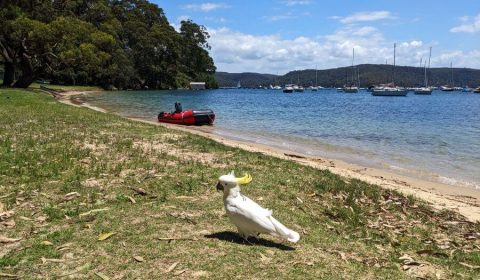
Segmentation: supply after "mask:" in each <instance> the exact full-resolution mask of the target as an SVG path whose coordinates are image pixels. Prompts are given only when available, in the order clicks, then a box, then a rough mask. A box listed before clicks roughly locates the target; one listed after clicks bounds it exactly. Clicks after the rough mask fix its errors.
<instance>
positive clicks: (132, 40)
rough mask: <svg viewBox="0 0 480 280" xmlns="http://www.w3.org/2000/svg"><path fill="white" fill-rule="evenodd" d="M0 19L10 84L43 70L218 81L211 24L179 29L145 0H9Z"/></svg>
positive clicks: (68, 78)
mask: <svg viewBox="0 0 480 280" xmlns="http://www.w3.org/2000/svg"><path fill="white" fill-rule="evenodd" d="M46 12H48V13H49V14H48V16H46V15H45V14H46ZM0 21H1V22H2V29H0V54H1V55H0V57H1V59H0V61H1V62H3V63H4V64H5V65H7V64H8V66H9V67H5V69H6V70H5V74H4V75H5V77H6V78H5V80H6V82H5V85H7V86H9V85H12V84H13V86H17V87H26V86H28V85H30V84H31V83H32V82H33V81H34V80H35V79H37V78H42V79H50V80H51V81H52V82H54V83H59V84H70V85H96V86H101V87H104V88H112V87H116V88H143V87H148V88H177V87H185V86H186V85H188V83H189V82H191V81H199V79H200V78H201V79H203V80H204V81H205V82H207V84H209V85H210V86H212V87H215V85H216V83H215V81H214V78H213V73H214V72H215V66H214V64H213V60H212V58H211V57H210V56H209V54H208V51H207V50H208V49H209V46H208V43H207V41H206V40H207V39H208V38H209V35H208V33H207V32H206V29H205V27H203V26H201V25H197V24H195V23H193V22H191V21H187V22H182V27H181V31H180V32H176V31H175V29H174V28H173V27H172V26H170V24H169V23H168V20H167V18H166V17H165V14H164V12H163V10H162V9H161V8H159V7H158V6H157V5H156V4H152V3H149V2H148V1H146V0H123V1H106V0H90V1H8V3H4V2H2V3H1V4H0ZM13 72H17V73H20V77H19V78H18V80H17V81H13V76H14V75H12V73H13ZM178 77H180V78H178Z"/></svg>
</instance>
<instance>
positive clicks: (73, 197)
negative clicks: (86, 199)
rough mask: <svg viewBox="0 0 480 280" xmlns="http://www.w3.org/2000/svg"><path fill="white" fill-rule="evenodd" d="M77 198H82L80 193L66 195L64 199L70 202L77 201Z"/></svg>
mask: <svg viewBox="0 0 480 280" xmlns="http://www.w3.org/2000/svg"><path fill="white" fill-rule="evenodd" d="M77 197H80V194H79V193H78V192H71V193H67V194H66V195H64V196H63V199H64V200H67V201H68V200H72V199H75V198H77Z"/></svg>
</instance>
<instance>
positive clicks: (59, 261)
mask: <svg viewBox="0 0 480 280" xmlns="http://www.w3.org/2000/svg"><path fill="white" fill-rule="evenodd" d="M41 260H42V263H47V262H53V263H62V262H65V260H62V259H47V258H44V257H41Z"/></svg>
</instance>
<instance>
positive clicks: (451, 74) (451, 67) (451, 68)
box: [450, 62, 453, 87]
mask: <svg viewBox="0 0 480 280" xmlns="http://www.w3.org/2000/svg"><path fill="white" fill-rule="evenodd" d="M450 82H451V85H452V87H453V66H452V62H450Z"/></svg>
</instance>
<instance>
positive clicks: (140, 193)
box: [130, 187, 147, 195]
mask: <svg viewBox="0 0 480 280" xmlns="http://www.w3.org/2000/svg"><path fill="white" fill-rule="evenodd" d="M130 188H131V189H132V190H134V191H135V192H136V193H137V194H139V195H147V191H145V190H144V189H142V188H135V187H130Z"/></svg>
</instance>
